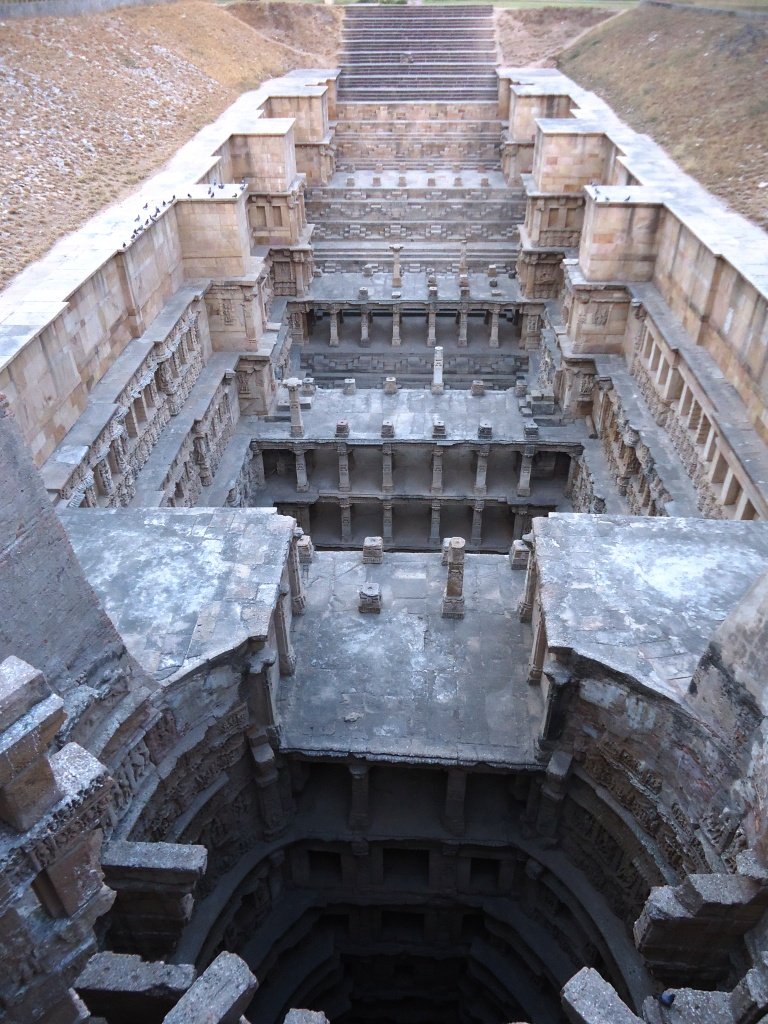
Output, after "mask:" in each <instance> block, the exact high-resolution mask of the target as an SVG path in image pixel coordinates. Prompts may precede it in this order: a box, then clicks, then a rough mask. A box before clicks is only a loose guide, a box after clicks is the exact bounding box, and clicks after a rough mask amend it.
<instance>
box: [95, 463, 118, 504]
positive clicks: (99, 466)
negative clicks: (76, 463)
mask: <svg viewBox="0 0 768 1024" xmlns="http://www.w3.org/2000/svg"><path fill="white" fill-rule="evenodd" d="M93 475H94V478H95V480H96V486H97V487H98V490H99V493H100V494H103V495H105V496H106V497H108V496H109V495H110V494H113V493H114V490H115V482H114V480H113V479H112V471H111V470H110V468H109V463H108V462H107V460H106V458H103V459H101V461H100V462H97V463H96V465H95V466H94V467H93Z"/></svg>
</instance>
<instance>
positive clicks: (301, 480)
mask: <svg viewBox="0 0 768 1024" xmlns="http://www.w3.org/2000/svg"><path fill="white" fill-rule="evenodd" d="M294 454H295V455H296V490H297V491H308V490H309V480H308V479H307V453H306V452H305V451H304V449H303V448H297V449H296V451H295V453H294Z"/></svg>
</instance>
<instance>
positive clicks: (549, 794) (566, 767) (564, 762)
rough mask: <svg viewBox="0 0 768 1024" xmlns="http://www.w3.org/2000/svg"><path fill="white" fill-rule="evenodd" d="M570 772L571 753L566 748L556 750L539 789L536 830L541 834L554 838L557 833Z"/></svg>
mask: <svg viewBox="0 0 768 1024" xmlns="http://www.w3.org/2000/svg"><path fill="white" fill-rule="evenodd" d="M570 772H571V755H570V754H568V753H567V752H566V751H565V750H556V751H555V753H554V754H553V755H552V757H551V758H550V759H549V764H548V765H547V771H546V773H545V775H544V782H543V783H542V786H541V789H540V790H539V807H538V812H537V815H536V831H537V832H538V833H539V835H541V836H546V837H548V838H553V837H554V836H556V835H557V831H558V826H559V824H560V815H561V813H562V809H563V802H564V800H565V796H566V791H567V786H568V776H569V775H570Z"/></svg>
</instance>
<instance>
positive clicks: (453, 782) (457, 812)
mask: <svg viewBox="0 0 768 1024" xmlns="http://www.w3.org/2000/svg"><path fill="white" fill-rule="evenodd" d="M466 792H467V773H466V772H464V771H462V770H461V769H460V768H449V769H448V772H447V773H446V777H445V807H444V809H443V824H444V825H445V827H446V828H447V829H448V831H449V832H451V833H452V834H453V835H455V836H460V835H463V834H464V829H465V827H466V824H465V820H464V806H465V797H466Z"/></svg>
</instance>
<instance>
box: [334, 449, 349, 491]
mask: <svg viewBox="0 0 768 1024" xmlns="http://www.w3.org/2000/svg"><path fill="white" fill-rule="evenodd" d="M336 453H337V455H338V456H339V490H340V491H348V490H349V488H350V483H349V449H348V448H347V446H346V445H345V444H337V445H336Z"/></svg>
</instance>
